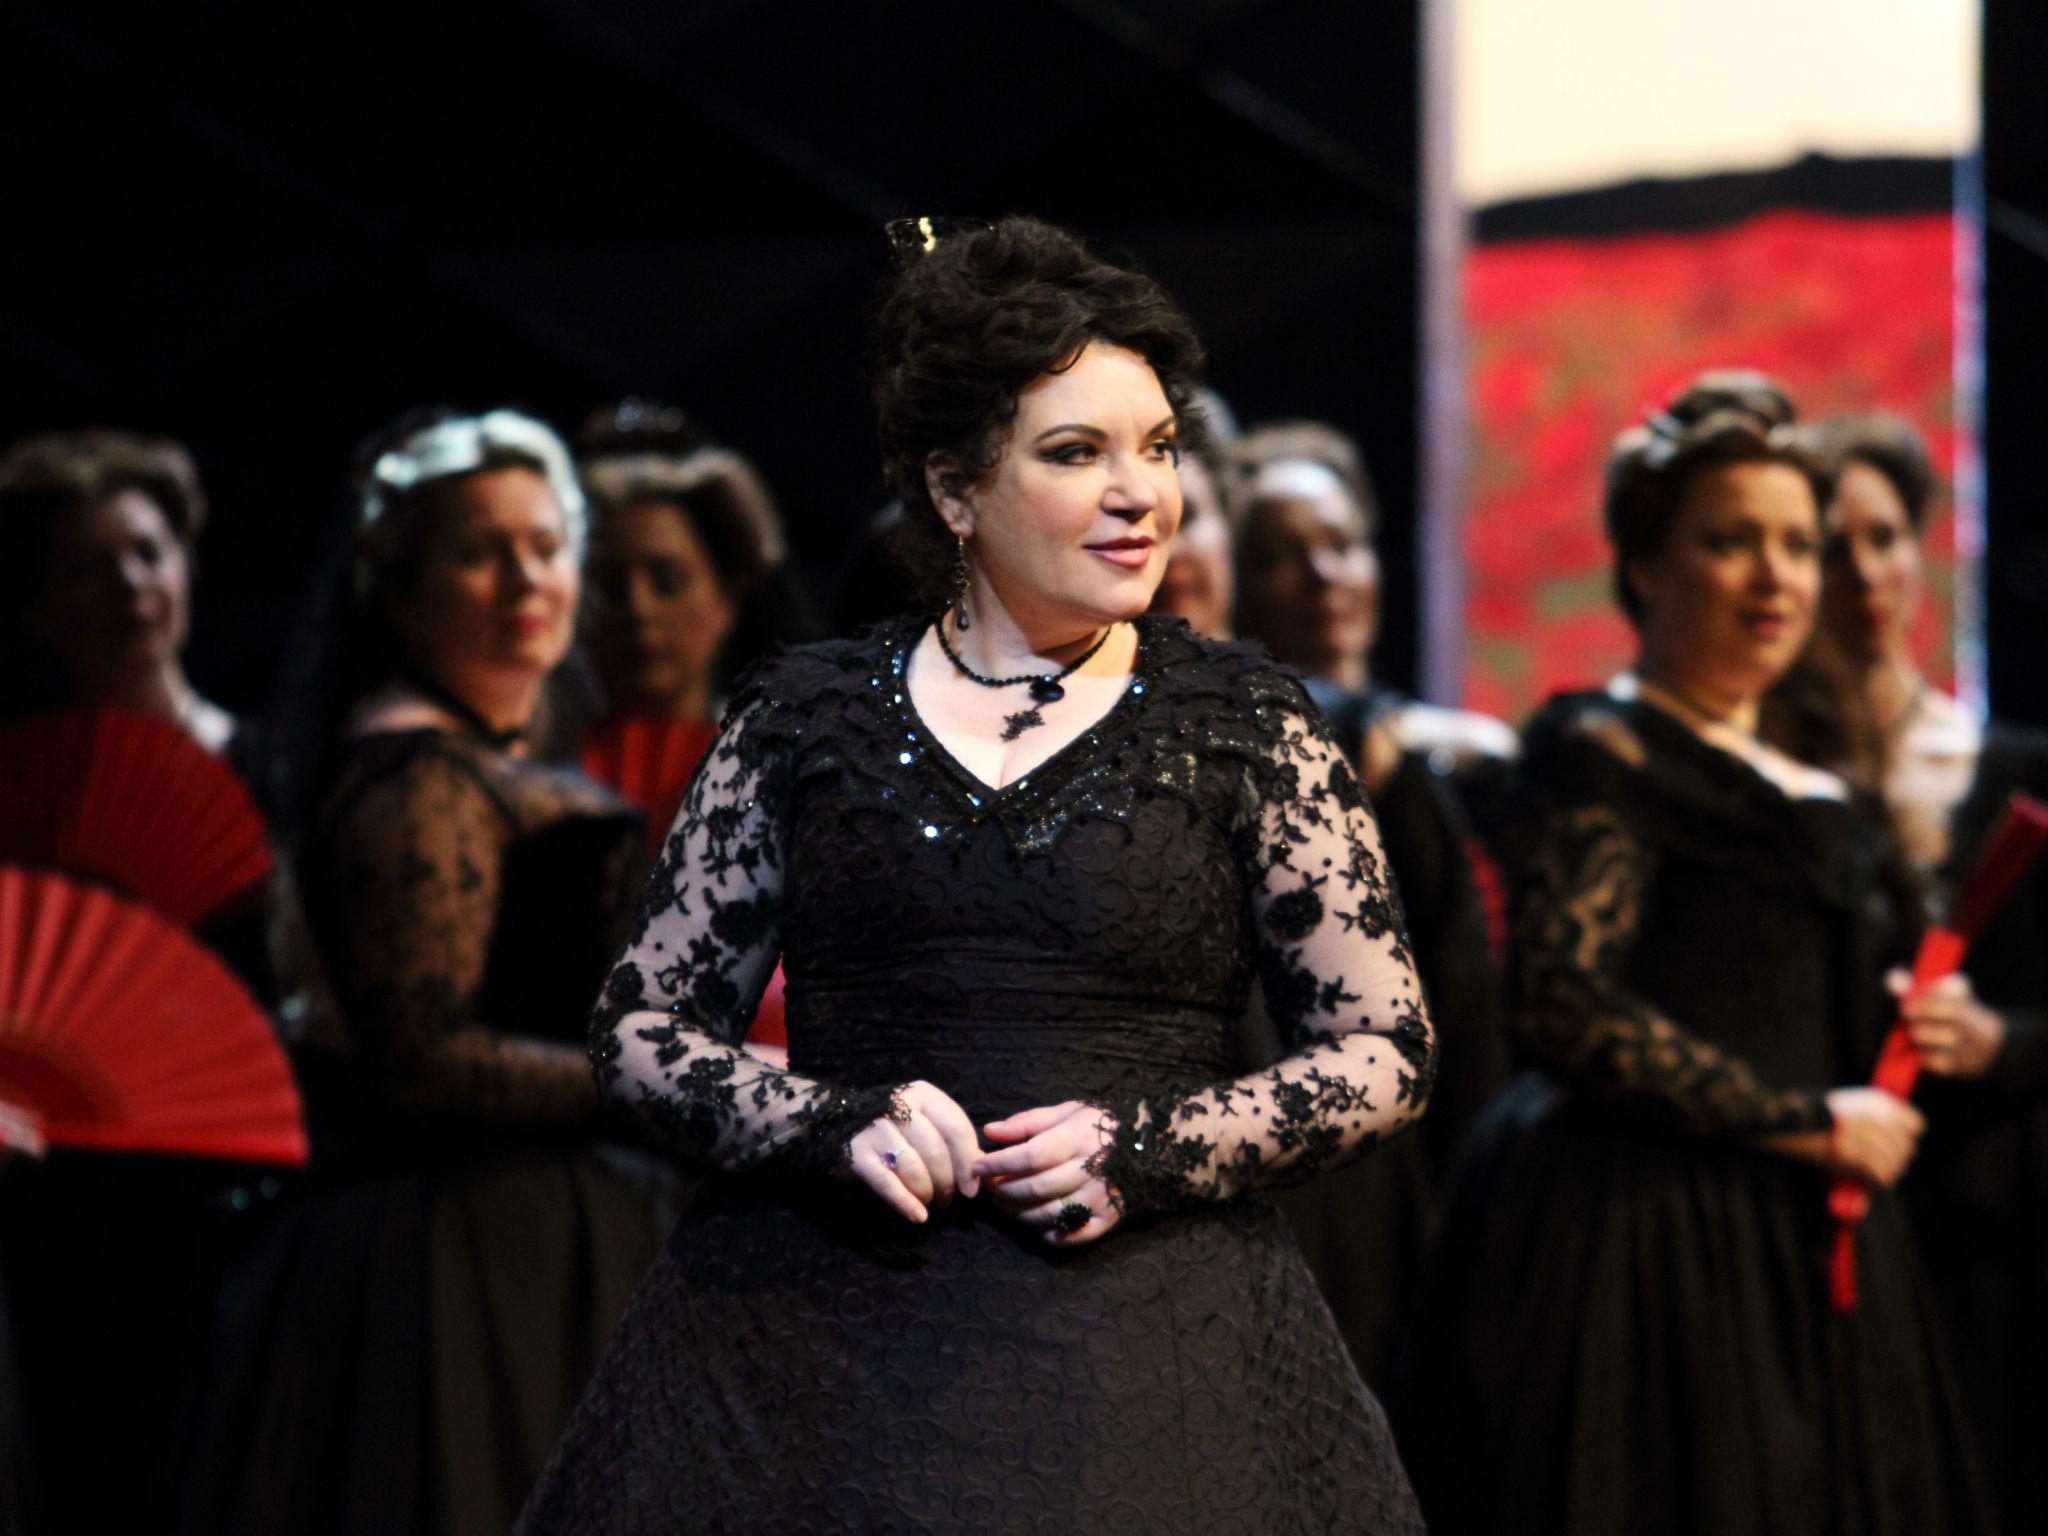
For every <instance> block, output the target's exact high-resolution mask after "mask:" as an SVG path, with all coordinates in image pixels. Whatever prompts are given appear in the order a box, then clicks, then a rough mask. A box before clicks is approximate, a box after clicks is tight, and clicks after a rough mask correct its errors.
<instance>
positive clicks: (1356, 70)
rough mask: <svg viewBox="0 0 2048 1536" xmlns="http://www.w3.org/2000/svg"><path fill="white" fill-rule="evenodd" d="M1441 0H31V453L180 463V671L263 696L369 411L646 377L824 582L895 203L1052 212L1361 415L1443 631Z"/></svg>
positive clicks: (1226, 347)
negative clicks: (1426, 193)
mask: <svg viewBox="0 0 2048 1536" xmlns="http://www.w3.org/2000/svg"><path fill="white" fill-rule="evenodd" d="M1415 11H1416V6H1415V3H1414V0H1371V3H1368V4H1360V5H1347V6H1331V5H1326V4H1321V3H1317V0H1117V3H1113V4H1104V3H1085V0H1072V3H1059V0H1013V3H1009V4H1005V5H1002V6H982V5H960V4H950V5H941V4H928V3H891V4H879V3H878V4H856V3H838V4H789V3H775V0H760V3H751V4H739V3H721V0H712V3H697V4H691V3H687V0H660V3H654V0H627V3H608V0H492V3H490V4H475V3H456V4H448V5H438V6H427V5H391V4H368V5H343V6H336V7H320V8H307V7H298V6H276V5H259V4H250V3H239V0H238V3H216V4H188V5H176V6H159V7H153V8H139V7H132V6H115V5H110V4H104V3H101V0H65V3H61V4H57V3H40V0H38V3H31V4H17V5H10V6H8V7H6V8H4V9H0V208H4V209H5V212H4V215H0V227H4V229H5V231H6V234H5V240H4V246H0V437H4V438H8V439H11V438H13V437H16V436H19V435H20V434H22V433H25V432H29V431H33V430H37V429H42V428H49V427H75V426H84V425H90V424H111V425H121V426H130V427H135V428H141V429H145V430H149V431H154V432H160V433H166V434H169V435H171V436H173V437H177V438H180V439H182V440H184V441H185V442H187V443H188V444H190V445H191V447H192V448H193V450H194V451H195V453H196V454H197V456H198V458H199V461H200V465H201V468H202V470H203V472H204V474H205V476H206V479H207V483H208V488H209V491H210V492H211V495H212V500H213V504H214V517H213V523H212V526H211V527H210V528H209V530H208V532H207V534H206V536H205V539H204V542H203V544H202V546H201V551H200V557H201V589H200V594H199V606H198V617H197V623H196V628H195V635H194V642H193V653H192V663H193V673H194V676H195V678H196V679H197V681H198V682H199V683H200V684H201V686H202V687H204V688H207V689H208V690H210V691H212V692H214V693H215V694H216V695H217V696H218V697H220V698H221V699H223V700H224V701H225V702H227V703H229V704H230V705H234V706H243V707H246V706H252V705H257V704H259V703H261V702H262V701H263V699H264V696H265V694H266V691H267V690H268V688H269V687H270V685H271V681H272V674H273V671H274V668H275V663H276V660H277V656H278V652H279V650H280V648H281V646H282V645H283V644H284V643H285V642H286V641H287V639H288V638H289V636H290V634H291V632H292V629H293V625H294V621H295V619H296V617H297V615H298V613H299V611H300V604H301V601H302V598H303V594H304V589H305V585H306V581H307V578H308V576H309V574H310V570H311V566H312V563H313V560H314V556H315V552H316V548H317V546H318V545H319V544H320V542H321V540H322V538H323V536H324V535H325V534H327V533H328V532H329V531H331V530H332V528H333V527H334V526H335V523H336V519H337V517H338V516H339V515H340V484H339V480H340V470H341V466H342V465H343V463H344V462H345V459H346V456H347V454H348V451H349V448H350V446H351V445H352V443H354V442H355V441H356V440H357V439H358V438H359V437H360V436H361V435H362V434H364V433H365V432H367V431H369V430H370V429H372V428H373V427H375V426H376V425H378V424H379V423H380V422H381V421H382V420H384V419H386V418H387V417H389V416H391V415H392V414H394V413H395V412H397V411H399V410H401V409H403V408H406V407H410V406H416V405H420V404H425V403H431V402H441V401H446V402H451V403H455V404H459V405H468V406H481V405H487V404H492V403H498V402H507V401H509V402H515V403H520V404H523V405H525V406H527V407H528V408H530V409H533V410H536V411H538V412H539V413H540V414H542V415H543V416H546V417H548V418H550V419H552V420H553V421H555V422H556V423H557V424H558V425H561V426H564V427H573V425H574V424H575V423H576V421H577V420H578V419H579V418H580V417H581V416H582V415H583V413H584V412H585V411H586V410H588V409H589V408H590V407H592V406H593V405H596V404H598V403H600V402H602V401H604V400H607V399H609V398H613V397H616V396H619V395H623V394H629V393H637V394H643V395H651V396H658V397H660V398H662V399H664V400H667V401H671V402H673V403H675V404H678V405H681V406H682V407H684V408H685V409H686V410H687V411H689V412H690V413H692V414H693V415H694V416H696V417H697V418H698V419H699V420H700V421H701V422H702V423H703V424H705V425H706V426H707V427H708V428H709V429H710V430H712V431H713V432H714V433H715V434H717V435H718V436H720V437H722V438H723V439H725V440H727V441H729V442H731V443H733V444H734V445H735V446H737V447H739V448H740V449H742V450H743V451H745V452H747V453H748V454H750V455H752V456H754V457H755V458H756V459H757V460H758V461H759V463H760V464H761V465H762V467H763V469H764V470H765V472H766V474H767V476H768V478H769V480H770V482H771V483H772V484H773V486H774V487H775V489H776V491H777V492H778V493H779V495H780V497H781V498H782V501H783V503H784V506H785V510H786V512H787V514H788V516H789V518H790V520H791V523H792V527H793V536H794V542H795V545H796V548H797V551H798V555H799V558H800V560H802V561H803V562H804V564H805V565H806V566H807V567H809V569H810V571H811V572H812V574H813V575H814V576H815V577H817V578H818V579H819V580H820V581H821V582H823V581H825V580H826V579H827V578H829V575H830V573H831V571H832V569H833V567H834V566H835V564H836V561H837V558H838V555H839V552H840V549H841V547H842V545H843V543H844V542H845V541H846V540H847V539H848V538H849V537H850V535H851V534H852V532H853V531H854V530H855V529H856V528H857V527H858V525H859V524H860V523H861V522H862V521H863V519H864V518H865V517H866V516H867V514H868V513H869V512H870V511H871V510H872V509H873V507H874V506H875V505H876V504H877V502H878V500H879V498H880V494H881V493H880V478H879V473H878V471H877V469H876V467H875V455H874V451H873V447H872V433H871V429H870V424H869V419H868V410H867V404H866V396H865V390H864V385H863V382H862V378H861V368H862V336H863V330H864V326H865V320H866V313H867V310H868V308H869V306H870V304H871V303H872V301H873V299H874V296H875V293H876V288H877V285H878V283H879V282H880V281H881V280H882V278H883V276H884V272H885V266H886V261H885V252H884V245H883V242H882V239H881V235H880V232H879V226H880V225H881V223H882V222H883V221H884V220H885V219H888V218H891V217H895V216H898V215H902V214H907V213H929V212H938V213H952V214H972V215H982V216H987V215H993V214H998V213H1002V212H1006V211H1011V210H1022V211H1030V212H1034V213H1037V214H1040V215H1042V216H1044V217H1047V218H1050V219H1053V220H1056V221H1059V222H1063V223H1066V224H1069V225H1071V226H1073V227H1074V228H1076V229H1078V230H1080V231H1082V232H1084V233H1085V234H1087V235H1088V236H1090V237H1091V238H1092V239H1093V241H1094V242H1095V243H1096V245H1097V246H1098V248H1100V249H1103V250H1105V251H1106V252H1109V253H1112V254H1116V255H1121V256H1125V257H1128V258H1131V259H1133V260H1135V261H1136V262H1137V263H1138V264H1140V265H1142V266H1143V267H1145V268H1146V269H1148V270H1150V271H1151V272H1152V273H1153V274H1155V275H1156V276H1158V277H1159V278H1160V279H1162V280H1163V281H1164V282H1165V283H1166V284H1167V286H1168V287H1169V288H1170V289H1171V290H1172V291H1174V292H1175V293H1176V294H1177V295H1178V296H1179V297H1180V298H1181V299H1182V301H1183V302H1184V303H1185V304H1186V305H1187V306H1188V308H1189V309H1190V310H1191V311H1192V313H1193V314H1194V316H1195V319H1196V321H1197V323H1198V325H1199V326H1200V328H1201V330H1202V332H1203V334H1204V337H1205V339H1206V340H1207V342H1208V344H1209V347H1210V350H1211V353H1212V359H1213V366H1212V370H1211V373H1212V378H1213V380H1214V382H1215V383H1216V384H1217V385H1218V387H1219V388H1220V389H1221V390H1222V391H1223V392H1224V394H1225V395H1226V396H1227V397H1228V398H1229V400H1230V401H1231V403H1232V405H1233V406H1234V407H1235V408H1236V409H1237V411H1238V412H1239V413H1240V415H1241V416H1242V417H1243V418H1245V419H1246V420H1253V419H1257V418H1259V417H1262V416H1268V415H1274V414H1311V415H1320V416H1325V417H1328V418H1330V419H1332V420H1334V421H1336V422H1338V423H1339V424H1340V425H1342V426H1344V427H1346V428H1348V429H1350V430H1352V431H1354V432H1355V433H1356V434H1357V435H1358V436H1359V437H1360V438H1361V439H1362V440H1363V441H1364V444H1365V447H1366V450H1367V452H1368V454H1369V456H1370V458H1371V461H1372V466H1373V470H1374V473H1375V475H1376V476H1377V478H1378V480H1379V483H1380V486H1381V489H1382V493H1383V497H1384V500H1385V502H1386V505H1387V508H1388V516H1387V519H1386V545H1387V548H1386V550H1385V555H1386V567H1387V571H1388V582H1389V588H1390V591H1389V613H1388V622H1387V625H1386V634H1387V639H1386V641H1385V642H1384V648H1383V655H1382V658H1381V659H1382V667H1383V670H1384V671H1385V672H1386V674H1387V675H1388V676H1389V678H1390V680H1393V681H1396V682H1405V681H1407V680H1408V677H1409V674H1410V671H1411V668H1412V658H1413V646H1412V632H1413V581H1412V565H1413V560H1412V553H1411V523H1412V519H1411V517H1410V515H1409V509H1410V508H1411V506H1412V505H1413V501H1414V488H1415V472H1414V457H1415V456H1414V443H1415V438H1416V431H1415V427H1416V422H1415V415H1414V399H1415V387H1414V377H1415V372H1416V367H1415V330H1416V324H1415V309H1414V293H1415V238H1414V232H1415V206H1416V196H1415V166H1416V160H1417V154H1416V150H1417V144H1416V111H1415V106H1416V79H1417V70H1416V62H1415V46H1416V27H1415Z"/></svg>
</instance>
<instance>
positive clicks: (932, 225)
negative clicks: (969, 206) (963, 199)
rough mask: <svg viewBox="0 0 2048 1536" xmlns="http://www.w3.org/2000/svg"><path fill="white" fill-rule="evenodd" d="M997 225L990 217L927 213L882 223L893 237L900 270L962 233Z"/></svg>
mask: <svg viewBox="0 0 2048 1536" xmlns="http://www.w3.org/2000/svg"><path fill="white" fill-rule="evenodd" d="M994 227H995V226H994V225H992V224H990V223H989V221H988V220H987V219H967V218H956V217H954V216H953V215H951V214H944V213H938V214H933V213H924V214H918V215H916V216H914V217H912V218H907V219H891V220H890V221H889V222H888V223H886V224H884V225H883V226H882V233H883V234H885V235H887V236H888V237H889V249H890V250H891V251H892V252H893V253H894V254H895V257H896V266H897V270H899V271H901V270H902V269H903V268H905V267H909V266H913V265H915V264H916V263H918V262H920V261H922V260H924V258H925V257H927V256H929V255H931V253H932V252H933V251H935V250H937V249H938V248H939V246H940V245H941V244H942V243H944V242H945V241H948V240H953V239H957V238H958V237H960V236H961V235H976V234H980V233H981V232H982V231H983V230H985V229H993V228H994Z"/></svg>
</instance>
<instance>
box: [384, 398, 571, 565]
mask: <svg viewBox="0 0 2048 1536" xmlns="http://www.w3.org/2000/svg"><path fill="white" fill-rule="evenodd" d="M508 451H509V452H512V453H516V454H518V455H520V456H521V457H524V458H527V459H531V460H532V461H533V462H534V463H536V464H538V465H539V466H540V469H541V473H542V474H543V475H544V476H545V477H546V479H547V482H548V489H549V490H551V491H553V492H554V493H555V500H556V501H557V502H559V503H560V504H561V508H562V520H563V523H564V525H565V527H566V529H567V532H568V536H569V548H570V551H571V553H572V554H573V555H574V556H575V558H576V559H577V560H579V561H580V560H582V558H583V546H584V538H585V533H586V528H585V523H586V517H585V512H584V503H583V487H582V486H581V485H580V484H578V483H577V480H576V467H575V465H574V463H572V462H571V460H570V458H569V450H568V448H567V447H566V446H564V444H563V442H562V440H561V438H559V437H557V436H556V435H555V433H554V429H553V428H551V427H549V426H548V425H546V424H545V423H544V422H540V421H536V420H535V419H534V418H533V417H531V416H528V415H525V414H524V413H522V412H519V411H510V410H496V411H486V412H485V413H484V414H483V415H481V416H455V417H451V418H450V419H448V420H447V421H436V422H431V423H429V424H428V425H427V426H424V427H421V428H420V429H419V430H418V431H417V432H413V433H410V434H408V435H407V436H406V437H405V438H404V439H403V440H401V441H400V442H398V443H397V444H395V445H393V446H392V447H391V448H388V449H386V450H385V451H384V452H383V453H381V454H379V455H378V456H377V460H376V462H375V463H373V464H372V465H371V466H370V468H369V471H368V473H367V474H366V475H365V476H364V477H363V483H362V487H361V512H362V526H363V527H365V528H368V527H371V526H373V525H374V524H376V523H377V522H378V521H380V520H381V519H382V518H383V516H384V514H385V512H386V511H387V510H388V509H389V507H390V505H391V498H392V497H393V496H399V495H403V494H405V493H406V492H408V491H411V490H415V489H417V488H418V487H420V486H422V485H426V484H428V483H429V482H431V481H435V480H445V479H447V478H448V477H450V476H451V475H466V474H470V473H472V472H474V471H476V470H479V469H481V468H483V467H484V465H485V464H487V463H489V462H490V460H491V458H492V457H493V456H494V455H498V454H502V453H505V452H508Z"/></svg>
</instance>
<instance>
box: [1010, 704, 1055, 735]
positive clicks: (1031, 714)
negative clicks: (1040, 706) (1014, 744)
mask: <svg viewBox="0 0 2048 1536" xmlns="http://www.w3.org/2000/svg"><path fill="white" fill-rule="evenodd" d="M1043 724H1045V716H1043V715H1041V714H1040V713H1039V712H1038V711H1037V709H1036V708H1032V709H1027V710H1023V711H1020V712H1019V713H1017V714H1014V715H1005V716H1003V740H1005V741H1015V740H1016V739H1017V738H1018V737H1019V736H1022V735H1023V734H1024V733H1025V732H1026V731H1028V730H1030V729H1031V728H1032V727H1033V726H1034V725H1043Z"/></svg>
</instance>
